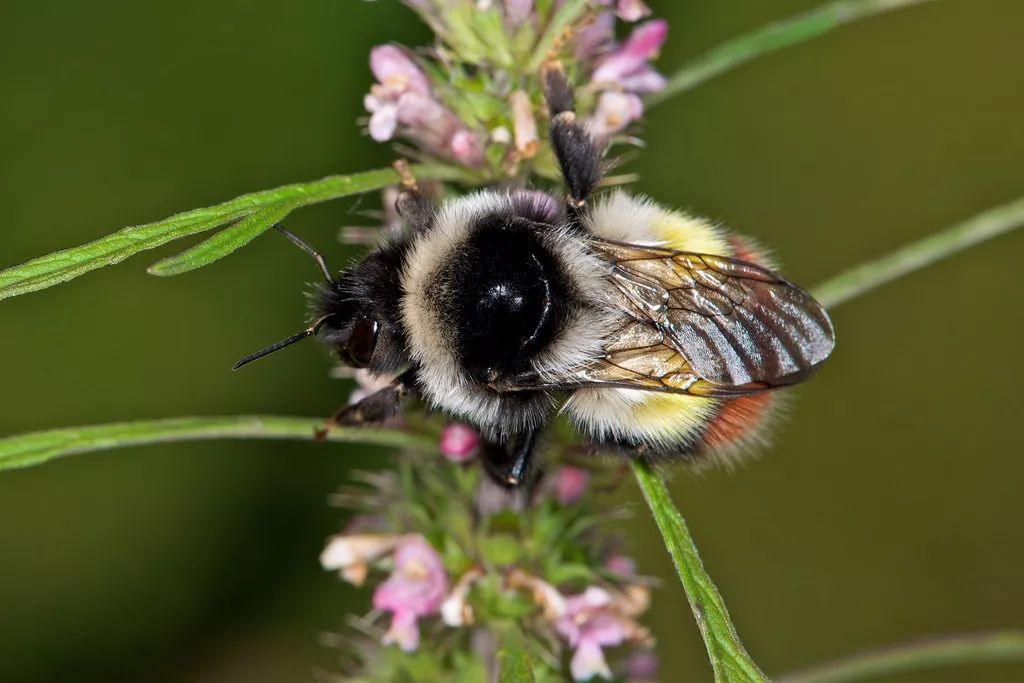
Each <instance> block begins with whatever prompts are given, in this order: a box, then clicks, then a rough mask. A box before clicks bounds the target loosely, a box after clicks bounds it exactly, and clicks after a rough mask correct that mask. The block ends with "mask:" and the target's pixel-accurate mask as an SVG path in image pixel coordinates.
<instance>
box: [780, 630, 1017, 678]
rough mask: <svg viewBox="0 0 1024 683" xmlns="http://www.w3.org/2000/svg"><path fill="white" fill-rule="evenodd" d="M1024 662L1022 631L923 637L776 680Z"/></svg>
mask: <svg viewBox="0 0 1024 683" xmlns="http://www.w3.org/2000/svg"><path fill="white" fill-rule="evenodd" d="M1021 661H1024V631H995V632H991V633H967V634H962V635H950V636H939V637H937V638H924V639H921V640H918V641H916V642H910V643H902V644H899V645H890V646H888V647H883V648H879V649H877V650H872V651H869V652H863V653H860V654H856V655H853V656H851V657H847V658H845V659H840V660H837V661H835V662H830V663H828V664H821V665H820V666H816V667H814V668H813V669H808V670H807V671H801V672H800V673H795V674H789V675H788V676H782V677H781V678H777V679H776V681H777V682H778V683H853V681H867V680H874V679H878V678H883V677H884V678H886V679H888V678H890V677H892V676H896V675H897V674H901V673H907V672H910V671H926V670H929V669H935V668H939V667H945V666H954V665H962V664H981V663H987V662H1021Z"/></svg>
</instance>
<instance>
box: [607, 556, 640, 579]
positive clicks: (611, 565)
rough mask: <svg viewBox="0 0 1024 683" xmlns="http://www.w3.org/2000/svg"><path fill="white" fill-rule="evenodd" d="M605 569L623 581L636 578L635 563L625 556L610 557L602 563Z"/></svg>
mask: <svg viewBox="0 0 1024 683" xmlns="http://www.w3.org/2000/svg"><path fill="white" fill-rule="evenodd" d="M604 566H605V569H607V570H608V571H610V572H614V573H615V574H618V575H619V576H621V577H622V578H624V579H630V578H633V577H634V576H636V561H635V560H633V558H632V557H627V556H626V555H612V556H611V557H609V558H608V560H607V561H606V562H605V563H604Z"/></svg>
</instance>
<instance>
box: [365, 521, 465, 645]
mask: <svg viewBox="0 0 1024 683" xmlns="http://www.w3.org/2000/svg"><path fill="white" fill-rule="evenodd" d="M447 592H448V575H447V574H445V571H444V565H443V564H442V563H441V556H440V555H438V554H437V551H436V550H434V549H433V547H431V545H430V544H429V543H427V541H426V539H424V538H423V537H422V536H418V535H414V536H406V537H404V538H403V539H402V542H401V544H400V545H399V546H398V548H397V549H396V550H395V570H394V572H393V573H392V574H391V576H390V577H389V578H388V580H387V581H385V582H384V583H382V584H381V585H379V586H378V587H377V590H376V591H374V593H373V606H374V608H376V609H379V610H384V611H387V612H391V627H390V628H389V629H388V632H387V634H385V636H384V644H385V645H390V644H392V643H395V644H397V645H398V646H399V647H400V648H401V649H402V650H403V651H405V652H413V651H415V650H416V648H417V647H419V643H420V631H419V627H418V625H417V621H418V620H419V619H420V618H422V617H425V616H429V615H431V614H435V613H436V612H437V611H438V609H439V608H440V607H441V603H443V602H444V598H445V594H446V593H447Z"/></svg>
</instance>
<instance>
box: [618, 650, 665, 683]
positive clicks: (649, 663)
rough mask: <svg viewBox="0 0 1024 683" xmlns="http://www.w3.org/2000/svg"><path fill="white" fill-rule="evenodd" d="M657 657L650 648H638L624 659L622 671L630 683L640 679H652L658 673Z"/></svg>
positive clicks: (637, 681) (635, 682) (638, 681)
mask: <svg viewBox="0 0 1024 683" xmlns="http://www.w3.org/2000/svg"><path fill="white" fill-rule="evenodd" d="M658 666H659V662H658V657H657V655H655V654H654V653H653V652H651V651H650V650H639V651H637V652H634V653H633V654H631V655H630V656H629V659H627V660H626V666H625V668H624V671H623V673H624V674H625V675H626V679H627V680H629V681H630V683H640V681H653V680H654V679H655V677H656V676H657V675H658Z"/></svg>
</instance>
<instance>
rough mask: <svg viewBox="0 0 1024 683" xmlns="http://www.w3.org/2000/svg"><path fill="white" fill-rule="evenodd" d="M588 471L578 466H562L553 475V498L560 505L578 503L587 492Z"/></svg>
mask: <svg viewBox="0 0 1024 683" xmlns="http://www.w3.org/2000/svg"><path fill="white" fill-rule="evenodd" d="M589 482H590V473H589V472H587V471H586V470H584V469H581V468H579V467H563V468H562V469H560V470H558V474H556V475H555V498H556V499H557V500H558V502H559V503H561V504H562V505H573V504H575V503H578V502H579V500H580V499H581V498H583V494H584V493H586V492H587V484H588V483H589Z"/></svg>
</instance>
